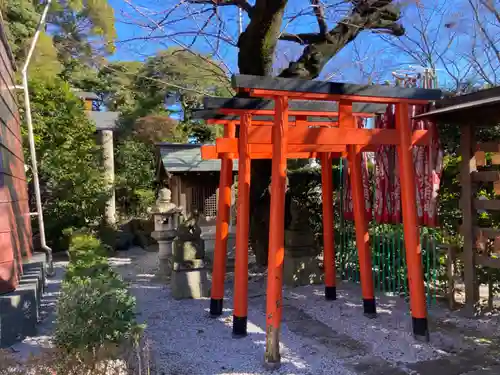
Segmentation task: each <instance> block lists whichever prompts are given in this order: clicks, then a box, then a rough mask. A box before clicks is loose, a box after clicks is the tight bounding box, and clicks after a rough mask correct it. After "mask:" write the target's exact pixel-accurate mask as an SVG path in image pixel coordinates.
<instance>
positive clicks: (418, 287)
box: [396, 103, 429, 341]
mask: <svg viewBox="0 0 500 375" xmlns="http://www.w3.org/2000/svg"><path fill="white" fill-rule="evenodd" d="M396 128H397V130H398V132H399V139H400V145H399V146H398V147H397V150H398V156H399V174H400V179H401V206H402V211H403V229H404V239H405V248H406V262H407V267H408V281H409V284H410V285H409V287H410V288H409V289H410V308H411V315H412V324H413V335H414V337H415V338H416V339H419V340H426V341H428V340H429V328H428V323H427V307H426V302H425V286H424V275H423V270H422V250H421V248H420V238H419V228H418V220H417V209H416V206H415V199H416V194H417V192H416V187H415V165H414V164H413V154H412V145H411V134H412V131H411V126H410V112H409V106H408V104H407V103H399V104H397V105H396Z"/></svg>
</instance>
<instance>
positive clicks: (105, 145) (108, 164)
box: [99, 130, 116, 226]
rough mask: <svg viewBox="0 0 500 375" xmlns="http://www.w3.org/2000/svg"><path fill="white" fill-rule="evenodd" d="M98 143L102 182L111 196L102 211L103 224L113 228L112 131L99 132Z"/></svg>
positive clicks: (113, 175) (113, 160) (113, 167)
mask: <svg viewBox="0 0 500 375" xmlns="http://www.w3.org/2000/svg"><path fill="white" fill-rule="evenodd" d="M99 141H100V144H101V147H102V160H103V167H104V180H105V182H106V188H107V189H109V191H110V192H111V196H110V198H109V199H108V201H107V202H106V208H105V210H104V222H105V224H107V225H110V226H113V225H115V224H116V203H115V187H114V185H115V158H114V147H113V131H112V130H99Z"/></svg>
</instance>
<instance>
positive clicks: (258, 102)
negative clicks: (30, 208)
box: [203, 97, 387, 115]
mask: <svg viewBox="0 0 500 375" xmlns="http://www.w3.org/2000/svg"><path fill="white" fill-rule="evenodd" d="M203 107H204V109H220V108H224V109H236V110H249V109H254V110H273V109H274V100H270V99H260V98H238V97H234V98H214V97H205V98H204V99H203ZM386 108H387V105H386V104H369V103H353V108H352V109H353V112H354V113H383V112H385V110H386ZM288 109H289V110H290V111H304V112H338V110H339V105H338V103H337V102H326V101H317V100H316V101H314V100H290V101H289V102H288ZM311 115H314V113H311Z"/></svg>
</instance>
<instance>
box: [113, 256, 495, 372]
mask: <svg viewBox="0 0 500 375" xmlns="http://www.w3.org/2000/svg"><path fill="white" fill-rule="evenodd" d="M112 263H114V264H115V265H116V266H117V269H118V270H120V272H121V273H122V275H123V276H124V277H125V278H126V279H127V280H129V281H131V290H132V291H133V293H134V295H135V296H136V297H137V303H138V311H139V314H140V319H141V320H142V321H144V322H145V323H146V324H147V327H148V328H147V330H146V335H147V338H148V340H150V342H151V347H152V348H153V351H154V353H153V355H154V358H155V362H156V368H157V370H159V371H158V373H159V374H162V373H163V374H165V375H171V374H178V375H182V374H186V375H187V374H235V375H236V374H262V373H264V372H265V371H264V368H263V357H264V350H265V311H264V306H265V296H264V294H265V275H264V274H262V273H258V272H251V274H252V277H251V280H250V283H249V289H250V290H249V296H250V302H249V313H248V319H249V321H248V333H249V334H248V336H247V337H246V338H243V339H233V338H232V336H231V327H232V309H231V307H232V301H231V289H232V287H231V278H232V275H231V274H229V275H228V277H227V279H228V282H227V286H228V288H227V292H226V299H225V301H224V307H225V309H224V314H223V316H222V317H220V318H218V319H211V318H209V316H208V306H209V300H208V299H204V300H182V301H176V300H174V299H173V298H171V295H170V290H169V287H168V285H164V284H160V283H158V282H157V281H155V279H154V274H155V271H156V268H157V254H156V253H154V252H145V251H143V250H141V249H132V250H129V251H127V252H123V253H121V254H119V255H118V257H117V258H116V259H112ZM337 290H338V297H339V298H338V300H337V301H330V302H328V301H325V300H324V297H323V286H322V285H318V286H306V287H300V288H293V289H285V292H284V305H285V309H286V306H291V307H290V308H292V309H295V310H294V311H297V309H300V311H303V312H304V313H306V314H307V315H306V316H309V318H308V319H309V320H308V321H309V323H310V322H311V321H312V322H313V323H314V321H317V322H321V323H323V324H324V325H326V326H328V327H329V328H331V330H332V332H333V334H340V335H346V336H348V337H349V338H351V339H353V340H355V342H358V343H359V344H360V345H361V346H362V347H364V348H365V350H366V352H365V353H364V354H362V355H361V356H359V355H358V356H351V357H343V358H338V357H339V356H337V357H336V352H335V348H333V349H332V347H331V345H330V347H329V348H328V347H327V346H328V345H327V346H324V345H322V344H321V343H319V342H315V341H314V337H313V338H312V339H311V337H309V338H307V337H306V336H307V335H305V336H304V335H301V332H300V331H301V330H302V328H301V327H302V326H301V323H300V324H293V325H292V326H290V324H288V326H287V322H286V316H284V317H283V318H284V322H283V324H282V330H281V355H282V366H281V368H280V369H279V370H278V371H276V372H274V374H340V375H342V374H355V373H356V372H355V369H354V367H355V364H356V363H357V362H358V361H362V360H363V358H364V359H371V358H373V357H379V359H381V360H382V361H384V360H385V361H386V363H387V364H390V365H393V366H396V367H399V368H401V369H403V370H405V364H411V363H415V362H420V361H425V360H432V359H437V358H440V357H443V356H447V355H450V354H451V353H456V352H458V351H460V350H463V349H467V348H469V347H470V345H471V342H470V341H467V340H466V337H465V336H466V335H463V334H461V333H460V332H458V331H457V329H456V328H457V327H459V328H460V327H463V328H464V329H477V328H478V327H479V326H481V329H482V330H483V332H488V331H489V333H491V332H492V330H495V329H497V327H498V325H496V324H498V323H495V319H494V318H491V319H489V320H488V319H482V321H480V320H467V319H463V318H461V317H460V316H457V315H456V314H455V313H450V312H446V310H444V311H443V310H442V309H431V316H430V322H431V342H430V343H418V342H416V341H415V340H414V338H413V336H412V335H411V317H410V315H409V311H408V305H407V303H405V301H404V300H402V299H400V298H396V297H388V296H379V297H377V305H378V313H379V316H378V317H377V318H376V319H367V318H365V317H364V316H363V314H362V306H361V296H360V287H359V285H353V284H347V283H342V284H340V285H338V287H337ZM284 315H285V314H284ZM438 318H439V322H438V325H439V324H441V323H442V322H450V323H453V325H454V329H451V330H448V331H447V330H446V329H435V327H434V321H436V319H438ZM311 319H312V320H311ZM295 323H296V322H295ZM321 323H317V324H320V327H321ZM307 325H308V322H307V321H306V322H304V328H303V330H304V331H307ZM297 327H299V328H297ZM452 327H453V326H452ZM311 329H312V328H311ZM326 330H328V329H326ZM493 332H494V331H493ZM497 332H498V331H497ZM405 371H406V370H405Z"/></svg>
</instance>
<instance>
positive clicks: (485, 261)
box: [475, 254, 500, 269]
mask: <svg viewBox="0 0 500 375" xmlns="http://www.w3.org/2000/svg"><path fill="white" fill-rule="evenodd" d="M475 260H476V264H478V265H480V266H484V267H490V268H496V269H500V258H492V257H490V256H487V255H481V254H476V256H475Z"/></svg>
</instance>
